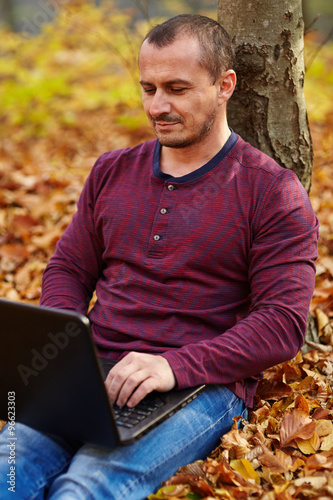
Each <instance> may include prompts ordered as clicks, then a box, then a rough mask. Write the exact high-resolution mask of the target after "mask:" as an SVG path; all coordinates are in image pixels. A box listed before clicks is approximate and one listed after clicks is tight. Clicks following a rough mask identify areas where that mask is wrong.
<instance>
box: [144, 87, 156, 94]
mask: <svg viewBox="0 0 333 500" xmlns="http://www.w3.org/2000/svg"><path fill="white" fill-rule="evenodd" d="M143 91H144V93H145V94H152V93H153V92H155V89H154V88H152V89H143Z"/></svg>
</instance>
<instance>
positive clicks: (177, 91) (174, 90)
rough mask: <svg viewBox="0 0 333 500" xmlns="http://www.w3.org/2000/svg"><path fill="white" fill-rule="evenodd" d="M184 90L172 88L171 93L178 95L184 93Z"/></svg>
mask: <svg viewBox="0 0 333 500" xmlns="http://www.w3.org/2000/svg"><path fill="white" fill-rule="evenodd" d="M184 90H186V89H185V88H178V87H177V88H172V89H171V92H174V93H175V94H180V93H181V92H184Z"/></svg>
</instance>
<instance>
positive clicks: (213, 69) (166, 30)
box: [144, 14, 235, 83]
mask: <svg viewBox="0 0 333 500" xmlns="http://www.w3.org/2000/svg"><path fill="white" fill-rule="evenodd" d="M183 36H191V37H193V38H196V39H197V40H198V42H199V44H200V47H201V52H202V53H201V57H200V60H199V64H200V65H201V66H202V67H204V68H206V69H207V71H208V72H209V74H210V76H211V78H212V80H213V82H214V83H215V81H216V80H217V78H218V77H219V76H220V75H221V74H222V73H223V72H224V71H227V70H228V69H233V67H234V59H235V56H234V50H233V47H232V42H231V39H230V36H229V35H228V33H227V31H226V30H225V29H224V28H223V27H222V26H221V24H219V23H218V22H217V21H214V20H213V19H211V18H209V17H206V16H201V15H199V14H180V15H179V16H175V17H172V18H171V19H168V20H167V21H165V22H163V23H161V24H158V25H157V26H154V27H153V28H152V29H151V30H150V31H149V32H148V33H147V35H146V37H145V39H144V41H146V40H147V42H148V43H150V44H152V45H155V46H156V47H160V48H161V47H165V46H167V45H170V44H171V43H173V42H174V41H175V40H176V39H177V38H180V37H183Z"/></svg>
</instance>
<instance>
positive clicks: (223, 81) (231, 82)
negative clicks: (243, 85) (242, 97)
mask: <svg viewBox="0 0 333 500" xmlns="http://www.w3.org/2000/svg"><path fill="white" fill-rule="evenodd" d="M236 81H237V78H236V73H235V72H234V70H233V69H228V71H225V72H224V73H222V75H221V76H220V78H219V79H218V81H217V83H218V85H219V87H218V98H219V103H220V104H223V103H224V102H226V101H228V100H229V99H230V97H231V96H232V94H233V92H234V90H235V87H236Z"/></svg>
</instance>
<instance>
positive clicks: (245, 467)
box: [230, 458, 260, 484]
mask: <svg viewBox="0 0 333 500" xmlns="http://www.w3.org/2000/svg"><path fill="white" fill-rule="evenodd" d="M230 467H232V468H233V469H234V470H235V471H236V472H239V474H241V476H243V478H244V479H254V481H255V482H256V483H257V484H260V476H259V474H258V472H256V471H255V470H254V468H253V467H252V465H251V462H250V461H249V460H246V458H241V459H239V460H231V461H230Z"/></svg>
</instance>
